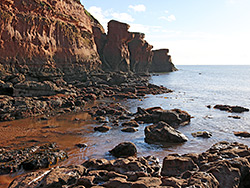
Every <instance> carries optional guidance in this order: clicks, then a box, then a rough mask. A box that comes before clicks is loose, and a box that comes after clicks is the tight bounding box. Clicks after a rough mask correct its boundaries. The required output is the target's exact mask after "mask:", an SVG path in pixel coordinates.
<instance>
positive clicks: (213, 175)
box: [9, 142, 250, 188]
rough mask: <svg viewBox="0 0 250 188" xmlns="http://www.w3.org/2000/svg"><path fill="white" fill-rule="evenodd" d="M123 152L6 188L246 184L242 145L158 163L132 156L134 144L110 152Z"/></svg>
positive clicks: (247, 155)
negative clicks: (120, 155) (115, 157)
mask: <svg viewBox="0 0 250 188" xmlns="http://www.w3.org/2000/svg"><path fill="white" fill-rule="evenodd" d="M118 147H120V148H118ZM114 150H116V151H114ZM121 151H123V153H126V154H128V155H129V156H126V158H117V159H114V160H106V159H89V160H87V161H85V162H84V163H83V164H82V165H77V166H74V165H72V166H68V167H64V166H61V167H56V168H52V169H49V170H41V171H37V172H32V173H28V174H26V175H24V176H21V177H19V178H17V179H15V180H14V181H13V182H12V183H11V184H10V186H9V187H10V188H14V187H16V188H17V187H72V188H73V187H78V188H80V187H81V188H83V187H87V188H88V187H100V188H101V187H128V188H129V187H132V188H135V187H169V188H170V187H173V188H181V187H213V188H215V187H226V188H230V187H239V188H247V187H249V186H250V181H249V180H250V178H249V177H250V163H249V162H250V149H249V148H248V146H246V145H243V144H239V143H228V142H220V143H217V144H215V145H213V146H212V147H211V148H210V149H208V150H207V151H206V152H203V153H200V154H193V153H190V154H185V155H178V154H171V155H168V156H166V157H165V158H164V160H163V165H162V166H161V165H160V164H159V161H158V160H157V159H156V158H155V157H153V156H147V157H135V156H134V155H135V154H136V148H135V146H133V144H132V143H122V144H121V145H120V146H117V147H116V148H114V149H113V151H111V153H112V154H113V155H116V156H117V157H118V156H119V155H118V154H119V152H121ZM115 152H118V153H116V154H115ZM120 154H121V153H120ZM130 155H131V156H130Z"/></svg>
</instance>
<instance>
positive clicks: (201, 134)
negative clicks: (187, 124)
mask: <svg viewBox="0 0 250 188" xmlns="http://www.w3.org/2000/svg"><path fill="white" fill-rule="evenodd" d="M191 134H192V136H193V137H202V138H210V137H211V136H212V134H211V133H210V132H207V131H199V132H196V133H191Z"/></svg>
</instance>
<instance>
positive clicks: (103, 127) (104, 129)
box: [94, 125, 111, 133]
mask: <svg viewBox="0 0 250 188" xmlns="http://www.w3.org/2000/svg"><path fill="white" fill-rule="evenodd" d="M110 129H111V127H109V126H107V125H102V126H100V127H95V128H94V130H95V131H99V132H102V133H104V132H108V131H109V130H110Z"/></svg>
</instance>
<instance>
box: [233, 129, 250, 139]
mask: <svg viewBox="0 0 250 188" xmlns="http://www.w3.org/2000/svg"><path fill="white" fill-rule="evenodd" d="M234 135H235V136H241V137H247V138H248V137H250V133H249V132H246V131H239V132H234Z"/></svg>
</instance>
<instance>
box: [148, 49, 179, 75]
mask: <svg viewBox="0 0 250 188" xmlns="http://www.w3.org/2000/svg"><path fill="white" fill-rule="evenodd" d="M168 53H169V49H159V50H153V59H152V64H151V66H150V69H149V71H150V72H171V71H176V70H177V69H176V68H175V66H174V64H173V63H172V59H171V56H170V55H168Z"/></svg>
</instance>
